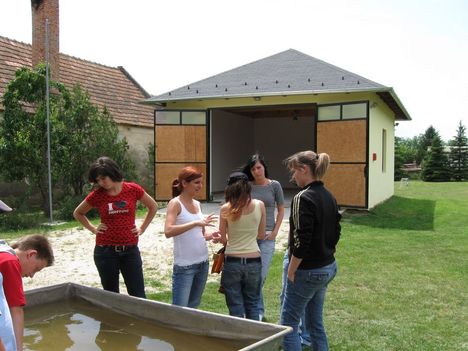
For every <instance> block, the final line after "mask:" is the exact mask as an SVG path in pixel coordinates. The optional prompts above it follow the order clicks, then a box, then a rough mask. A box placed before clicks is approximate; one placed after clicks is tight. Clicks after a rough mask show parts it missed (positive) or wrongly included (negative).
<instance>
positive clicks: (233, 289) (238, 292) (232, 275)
mask: <svg viewBox="0 0 468 351" xmlns="http://www.w3.org/2000/svg"><path fill="white" fill-rule="evenodd" d="M261 272H262V263H261V262H260V261H256V262H240V261H239V262H231V261H228V260H225V261H224V268H223V272H222V273H221V285H222V286H223V288H224V294H225V298H226V305H227V307H228V309H229V314H230V315H231V316H236V317H241V318H244V317H245V318H248V319H253V320H258V300H259V298H260V290H261V289H262V277H261Z"/></svg>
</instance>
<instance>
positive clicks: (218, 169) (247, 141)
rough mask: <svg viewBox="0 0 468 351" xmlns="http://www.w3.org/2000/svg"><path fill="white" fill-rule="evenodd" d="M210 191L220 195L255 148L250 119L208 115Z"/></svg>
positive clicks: (218, 112) (217, 112)
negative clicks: (235, 170)
mask: <svg viewBox="0 0 468 351" xmlns="http://www.w3.org/2000/svg"><path fill="white" fill-rule="evenodd" d="M211 128H212V130H211V143H210V150H211V161H210V165H211V167H212V169H211V191H212V192H214V193H216V192H222V191H224V188H225V187H226V179H227V177H228V176H229V173H231V171H232V170H233V169H235V168H237V167H240V166H241V165H242V164H243V163H244V162H245V161H246V158H247V157H248V155H249V154H250V153H251V150H252V149H253V148H254V124H253V120H252V119H251V118H248V117H245V116H241V115H237V114H234V113H229V112H224V111H213V114H212V116H211Z"/></svg>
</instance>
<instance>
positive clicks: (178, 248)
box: [174, 198, 208, 266]
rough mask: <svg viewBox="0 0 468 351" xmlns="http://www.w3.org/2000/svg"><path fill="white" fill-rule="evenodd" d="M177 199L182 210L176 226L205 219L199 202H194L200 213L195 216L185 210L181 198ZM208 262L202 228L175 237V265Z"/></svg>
mask: <svg viewBox="0 0 468 351" xmlns="http://www.w3.org/2000/svg"><path fill="white" fill-rule="evenodd" d="M176 199H177V201H178V202H179V204H180V208H181V210H180V213H179V215H178V216H177V218H176V224H185V223H188V222H192V221H199V220H200V219H203V215H202V213H201V209H200V203H199V202H198V201H196V200H194V201H195V202H196V203H197V207H198V212H197V213H196V214H193V213H190V212H189V211H188V210H187V209H186V208H185V206H184V205H183V204H182V202H181V201H180V200H179V198H176ZM206 260H208V248H207V246H206V240H205V238H204V237H203V232H202V228H201V227H200V226H196V227H194V228H192V229H189V230H187V231H186V232H184V233H182V234H179V235H177V236H175V237H174V264H175V265H177V266H189V265H192V264H195V263H200V262H203V261H206Z"/></svg>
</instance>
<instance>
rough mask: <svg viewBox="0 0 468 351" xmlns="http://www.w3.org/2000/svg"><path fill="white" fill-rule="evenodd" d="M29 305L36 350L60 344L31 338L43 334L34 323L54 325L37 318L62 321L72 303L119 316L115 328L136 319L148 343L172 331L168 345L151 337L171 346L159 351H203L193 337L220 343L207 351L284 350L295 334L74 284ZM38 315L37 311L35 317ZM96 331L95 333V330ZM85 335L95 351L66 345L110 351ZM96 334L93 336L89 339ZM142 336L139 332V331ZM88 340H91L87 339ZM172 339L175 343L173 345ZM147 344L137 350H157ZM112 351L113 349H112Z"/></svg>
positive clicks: (43, 291) (46, 291) (30, 294)
mask: <svg viewBox="0 0 468 351" xmlns="http://www.w3.org/2000/svg"><path fill="white" fill-rule="evenodd" d="M26 299H27V306H26V311H25V316H26V328H25V340H26V341H27V340H28V337H29V338H30V339H31V340H35V341H34V343H36V344H40V342H38V341H37V340H39V339H41V338H51V339H52V338H55V336H54V337H50V336H49V337H48V336H47V335H41V336H38V335H32V334H34V333H36V334H37V330H39V329H37V330H35V329H34V327H30V325H33V324H34V323H42V324H44V323H45V322H44V321H50V320H51V319H52V317H51V316H50V315H46V316H43V315H40V314H38V313H37V311H38V310H39V311H40V310H41V308H42V309H43V310H44V311H52V310H53V311H54V312H50V313H49V312H47V313H45V314H51V313H54V314H55V315H57V316H60V315H62V316H63V314H64V313H62V312H58V311H59V310H57V309H58V308H60V306H66V305H70V301H81V302H82V303H85V304H86V306H91V307H92V308H91V309H90V308H85V310H89V311H91V310H96V311H99V313H101V314H103V315H109V314H116V315H118V316H120V317H119V318H120V319H119V318H114V319H113V322H112V323H114V324H115V323H117V324H118V323H119V322H118V320H120V321H127V320H128V319H129V318H132V319H133V320H139V321H143V323H145V325H146V326H145V327H143V328H142V329H141V330H143V332H142V334H140V335H143V338H144V337H145V336H144V334H145V330H147V331H148V330H151V331H152V332H153V330H156V329H157V328H165V329H167V330H170V332H169V333H167V335H169V336H167V340H166V339H165V338H166V334H164V335H163V336H162V337H160V336H156V337H154V336H152V337H153V340H154V338H157V339H160V341H158V342H160V343H164V344H165V345H169V346H168V347H166V348H165V347H161V348H157V349H158V350H177V351H179V350H182V351H183V350H195V349H197V350H198V348H197V347H198V346H197V347H196V346H194V345H196V344H197V342H198V343H200V341H193V342H192V341H189V340H190V338H191V337H192V336H193V337H194V338H201V340H202V341H201V343H204V341H203V340H207V342H208V341H209V342H212V340H215V341H214V342H215V344H209V343H207V344H206V345H222V347H219V348H218V347H216V346H208V347H203V345H201V346H200V349H201V350H211V349H223V350H242V351H248V350H249V351H250V350H258V351H275V350H279V349H280V345H281V343H282V340H283V337H284V336H285V335H286V334H287V333H289V332H290V330H291V329H290V328H289V327H285V326H281V325H276V324H269V323H262V322H256V321H251V320H247V319H242V318H236V317H231V316H227V315H222V314H218V313H212V312H206V311H201V310H195V309H191V308H184V307H178V306H173V305H170V304H166V303H161V302H157V301H153V300H145V299H140V298H135V297H131V296H127V295H124V294H115V293H111V292H108V291H104V290H102V289H96V288H90V287H86V286H83V285H78V284H74V283H66V284H59V285H53V286H48V287H44V288H39V289H33V290H29V291H26ZM44 306H45V307H44ZM34 310H36V311H35V312H34ZM40 313H43V312H40ZM81 313H82V314H84V315H85V314H86V311H83V312H81ZM47 323H49V322H47ZM72 323H74V324H75V326H76V325H77V324H80V323H82V322H81V321H76V320H75V321H73V322H72ZM106 323H107V322H106ZM112 323H111V324H112ZM108 324H109V323H108ZM136 324H138V323H131V325H136ZM101 325H103V322H101ZM28 328H29V329H28ZM93 328H94V329H96V327H93ZM113 328H114V330H120V327H119V326H118V325H117V326H116V325H114V326H113ZM53 329H54V330H55V331H54V333H55V334H57V331H56V330H57V329H59V328H58V327H56V326H54V327H53ZM63 330H64V332H61V334H71V332H70V328H68V331H67V329H65V328H64V329H63ZM80 333H81V335H80V336H79V338H77V339H79V340H82V341H83V340H86V339H87V338H88V339H92V342H93V343H92V348H90V347H89V346H83V347H81V348H80V345H77V344H79V342H80V341H79V340H78V341H76V340H73V341H71V340H68V339H67V342H66V343H67V345H70V343H72V344H74V346H73V347H74V348H73V350H91V349H97V350H104V349H105V348H103V347H100V348H99V347H96V346H95V344H94V336H95V335H96V333H97V332H96V331H95V330H94V331H81V332H80ZM93 333H94V336H93V335H90V334H93ZM99 333H100V332H99ZM132 333H133V331H132ZM137 333H139V332H138V331H137ZM28 334H29V336H28ZM87 335H88V336H89V337H87ZM114 335H115V334H114ZM126 335H128V334H126ZM171 335H172V336H171ZM171 337H172V338H173V339H174V340H173V339H171ZM67 338H70V335H67ZM125 338H127V339H128V337H124V336H122V339H121V340H122V341H124V340H125ZM110 339H114V337H112V338H109V340H110ZM175 339H177V340H179V341H180V340H182V341H185V344H184V343H182V345H178V346H172V345H174V342H173V341H175V343H177V340H175ZM96 340H98V336H96ZM197 340H198V339H197ZM88 341H89V340H87V342H88ZM114 342H115V340H114ZM216 343H218V344H216ZM25 344H26V347H25V349H26V350H28V349H29V350H43V349H44V350H45V349H47V350H48V351H59V350H61V347H60V346H57V344H58V341H52V340H50V343H49V344H47V345H48V346H43V347H42V348H41V347H39V346H34V347H30V348H28V344H27V342H26V343H25ZM143 344H144V343H143V342H141V338H140V339H138V342H137V344H134V348H133V349H138V350H143V349H145V350H146V349H148V350H149V349H151V350H153V349H155V348H154V344H153V346H151V347H148V348H144V347H142V346H141V345H143ZM50 345H52V346H50ZM135 345H137V346H135ZM158 345H159V344H158ZM108 346H109V347H110V345H108ZM122 347H123V346H122ZM54 349H55V350H54ZM67 349H68V348H67ZM109 349H114V350H115V346H113V347H112V348H109ZM122 349H129V348H128V346H127V348H122Z"/></svg>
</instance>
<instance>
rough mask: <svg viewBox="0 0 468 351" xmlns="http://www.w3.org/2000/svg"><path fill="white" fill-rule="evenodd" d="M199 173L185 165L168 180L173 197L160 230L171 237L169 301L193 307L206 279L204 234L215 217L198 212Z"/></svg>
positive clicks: (195, 306)
mask: <svg viewBox="0 0 468 351" xmlns="http://www.w3.org/2000/svg"><path fill="white" fill-rule="evenodd" d="M202 176H203V175H202V173H201V172H200V171H199V170H197V169H195V168H193V167H185V168H182V170H181V171H180V172H179V176H178V177H177V179H175V180H174V181H173V182H172V196H173V199H172V200H171V201H169V204H168V205H167V212H166V222H165V224H164V233H165V235H166V238H173V239H174V265H173V272H172V304H173V305H178V306H186V307H191V308H197V307H198V306H199V305H200V301H201V296H202V294H203V290H204V289H205V284H206V279H207V278H208V267H209V263H208V248H207V246H206V240H211V239H212V235H211V234H207V233H205V227H206V226H212V222H213V221H215V220H216V217H215V216H213V215H209V216H207V217H206V218H205V217H204V216H203V215H202V212H201V208H200V202H198V201H197V200H195V196H196V195H197V194H198V193H199V192H200V190H201V188H202Z"/></svg>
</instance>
